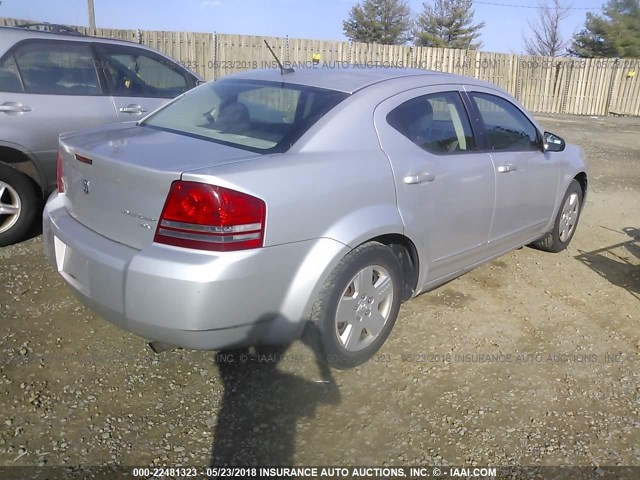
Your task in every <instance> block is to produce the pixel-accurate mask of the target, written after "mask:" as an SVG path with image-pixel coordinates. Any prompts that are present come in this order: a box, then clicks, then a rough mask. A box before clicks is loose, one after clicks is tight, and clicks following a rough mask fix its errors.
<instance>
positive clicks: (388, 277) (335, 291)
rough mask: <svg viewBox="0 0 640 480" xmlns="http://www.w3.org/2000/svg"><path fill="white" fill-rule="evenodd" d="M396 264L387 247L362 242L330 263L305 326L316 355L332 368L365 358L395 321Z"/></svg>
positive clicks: (398, 285)
mask: <svg viewBox="0 0 640 480" xmlns="http://www.w3.org/2000/svg"><path fill="white" fill-rule="evenodd" d="M401 272H402V270H401V267H400V263H399V261H398V259H397V257H396V256H395V254H394V253H393V252H392V251H391V249H389V248H388V247H386V246H384V245H382V244H380V243H377V242H369V243H365V244H363V245H361V246H359V247H357V248H355V249H354V250H352V251H351V252H349V253H348V254H347V255H346V256H345V257H344V258H343V259H342V260H341V261H340V263H339V264H338V265H337V266H336V268H335V269H334V271H333V272H332V273H331V275H330V276H329V278H328V279H327V281H326V282H325V284H324V286H323V288H322V290H321V291H320V293H319V294H318V298H317V300H316V302H315V303H314V305H313V308H312V313H311V323H310V325H309V327H310V328H308V329H307V333H309V332H313V335H314V336H316V337H317V339H308V340H311V342H310V343H311V346H312V348H314V349H316V350H317V351H316V355H317V356H318V357H319V358H320V360H323V361H325V362H326V363H327V364H329V365H331V366H332V367H334V368H337V369H348V368H353V367H355V366H357V365H360V364H361V363H364V362H366V361H367V360H369V359H370V358H371V357H372V356H373V355H374V354H375V353H376V352H377V351H378V350H379V349H380V347H381V346H382V344H383V343H384V342H385V340H386V339H387V337H388V336H389V334H390V333H391V329H392V328H393V325H394V324H395V321H396V318H397V317H398V311H399V310H400V302H401V296H402V288H401V286H402V273H401Z"/></svg>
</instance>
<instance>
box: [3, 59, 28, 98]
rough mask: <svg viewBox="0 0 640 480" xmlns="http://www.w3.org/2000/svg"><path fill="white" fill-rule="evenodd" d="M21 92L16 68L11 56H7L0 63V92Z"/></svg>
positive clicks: (20, 83)
mask: <svg viewBox="0 0 640 480" xmlns="http://www.w3.org/2000/svg"><path fill="white" fill-rule="evenodd" d="M23 91H24V89H23V88H22V81H21V80H20V74H19V73H18V66H17V65H16V61H15V59H14V58H13V55H9V56H8V57H6V58H5V59H4V60H2V62H1V63H0V92H23Z"/></svg>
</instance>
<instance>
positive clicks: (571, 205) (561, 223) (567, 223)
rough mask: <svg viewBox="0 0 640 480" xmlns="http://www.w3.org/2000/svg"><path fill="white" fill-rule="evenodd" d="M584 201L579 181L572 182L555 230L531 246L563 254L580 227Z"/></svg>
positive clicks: (565, 196) (557, 218)
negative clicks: (579, 221)
mask: <svg viewBox="0 0 640 480" xmlns="http://www.w3.org/2000/svg"><path fill="white" fill-rule="evenodd" d="M582 199H583V194H582V187H581V186H580V184H579V183H578V181H577V180H572V181H571V183H570V184H569V188H567V193H565V194H564V198H563V199H562V203H561V204H560V210H559V211H558V214H557V215H556V220H555V222H554V224H553V230H551V231H550V232H549V233H547V234H546V235H545V236H544V237H542V238H541V239H540V240H537V241H535V242H533V243H532V244H531V246H532V247H533V248H537V249H538V250H544V251H545V252H552V253H557V252H561V251H562V250H564V249H565V248H567V246H568V245H569V243H570V242H571V239H572V238H573V234H574V233H575V231H576V228H577V227H578V220H579V219H580V213H581V212H582Z"/></svg>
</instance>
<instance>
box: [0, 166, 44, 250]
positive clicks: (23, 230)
mask: <svg viewBox="0 0 640 480" xmlns="http://www.w3.org/2000/svg"><path fill="white" fill-rule="evenodd" d="M38 205H39V201H38V196H37V194H36V190H35V188H34V186H33V183H32V182H31V180H30V179H29V178H28V177H27V176H26V175H23V174H22V173H20V172H18V171H16V170H14V169H12V168H10V167H5V166H2V165H0V247H4V246H6V245H11V244H12V243H15V242H18V241H20V240H22V239H23V238H24V237H25V236H26V234H27V232H28V231H29V229H30V228H31V226H32V225H33V222H34V220H35V217H36V214H37V213H38Z"/></svg>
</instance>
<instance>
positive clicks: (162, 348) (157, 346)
mask: <svg viewBox="0 0 640 480" xmlns="http://www.w3.org/2000/svg"><path fill="white" fill-rule="evenodd" d="M149 348H150V349H151V350H152V351H153V353H155V354H156V355H158V354H160V353H162V352H166V351H168V350H174V349H175V348H176V347H174V346H173V345H169V344H168V343H163V342H149Z"/></svg>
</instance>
